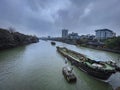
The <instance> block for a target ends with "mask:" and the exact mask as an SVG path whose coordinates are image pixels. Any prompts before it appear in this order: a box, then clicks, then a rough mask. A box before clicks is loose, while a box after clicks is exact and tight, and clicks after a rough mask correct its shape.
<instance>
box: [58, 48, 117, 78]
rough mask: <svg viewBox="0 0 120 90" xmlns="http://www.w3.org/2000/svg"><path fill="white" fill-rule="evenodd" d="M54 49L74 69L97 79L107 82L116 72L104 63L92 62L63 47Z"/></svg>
mask: <svg viewBox="0 0 120 90" xmlns="http://www.w3.org/2000/svg"><path fill="white" fill-rule="evenodd" d="M56 48H57V51H58V52H59V53H61V54H62V55H63V56H64V57H66V58H67V59H68V60H69V61H71V63H72V64H74V65H75V66H76V67H78V68H79V69H81V70H82V71H84V72H86V73H88V74H89V75H91V76H94V77H96V78H98V79H101V80H107V79H108V78H109V77H110V76H111V75H112V74H114V73H115V72H116V68H115V67H114V66H112V65H110V64H108V63H106V62H103V61H95V60H92V59H90V58H88V57H87V56H85V55H83V54H80V53H78V52H75V51H73V50H70V49H67V48H65V47H56Z"/></svg>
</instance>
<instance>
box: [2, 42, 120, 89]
mask: <svg viewBox="0 0 120 90" xmlns="http://www.w3.org/2000/svg"><path fill="white" fill-rule="evenodd" d="M56 45H57V46H65V47H67V48H69V49H72V50H75V51H77V52H80V53H82V54H85V55H87V56H88V57H90V58H93V59H96V60H103V61H104V60H114V61H116V62H117V64H120V61H118V57H120V54H115V53H111V52H105V51H99V50H94V49H89V48H84V47H77V46H74V45H68V44H65V43H60V42H56ZM67 65H69V66H71V64H70V63H68V64H67ZM63 66H66V64H65V59H64V58H63V57H62V56H61V55H60V54H59V53H58V52H57V51H56V47H55V46H52V45H51V43H50V41H40V42H39V43H35V44H30V45H27V46H21V47H17V48H13V49H9V50H4V51H0V90H113V89H115V88H117V87H120V84H119V82H120V73H116V74H113V75H112V76H111V77H110V78H109V79H108V80H107V81H106V82H103V81H100V80H96V79H95V78H93V77H91V76H89V75H87V74H86V73H84V72H82V71H80V70H79V69H77V68H76V67H74V66H73V70H74V73H75V75H76V76H77V82H76V83H71V84H69V83H67V81H66V80H65V79H64V76H63V75H62V67H63Z"/></svg>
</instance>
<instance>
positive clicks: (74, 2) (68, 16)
mask: <svg viewBox="0 0 120 90" xmlns="http://www.w3.org/2000/svg"><path fill="white" fill-rule="evenodd" d="M0 27H3V28H8V27H14V28H16V29H17V31H19V32H22V33H28V34H37V35H40V36H46V35H51V36H53V35H54V36H60V35H61V29H62V28H67V29H69V31H70V32H77V33H79V34H80V35H81V34H95V32H94V30H96V29H100V28H108V29H111V30H113V31H114V32H116V33H117V35H120V0H0Z"/></svg>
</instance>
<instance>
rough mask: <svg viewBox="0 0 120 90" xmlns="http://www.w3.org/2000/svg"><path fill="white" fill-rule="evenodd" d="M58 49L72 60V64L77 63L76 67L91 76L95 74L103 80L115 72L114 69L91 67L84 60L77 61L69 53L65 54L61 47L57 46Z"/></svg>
mask: <svg viewBox="0 0 120 90" xmlns="http://www.w3.org/2000/svg"><path fill="white" fill-rule="evenodd" d="M57 51H58V52H59V53H60V54H61V55H63V56H64V57H66V58H67V59H68V60H69V61H70V62H71V64H73V65H75V66H76V67H78V68H79V69H80V70H82V71H83V72H85V73H87V74H89V75H91V76H93V77H95V78H98V79H101V80H107V79H108V78H109V77H110V76H111V75H112V74H113V73H115V72H114V71H102V70H98V69H93V68H90V67H88V66H87V65H85V64H84V63H82V62H77V61H76V60H74V59H73V58H72V57H70V56H69V55H65V54H64V53H62V52H61V51H60V49H59V48H57Z"/></svg>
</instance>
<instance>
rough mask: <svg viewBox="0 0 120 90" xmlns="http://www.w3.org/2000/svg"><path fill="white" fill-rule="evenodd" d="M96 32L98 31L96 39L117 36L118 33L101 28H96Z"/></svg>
mask: <svg viewBox="0 0 120 90" xmlns="http://www.w3.org/2000/svg"><path fill="white" fill-rule="evenodd" d="M95 32H96V39H98V40H102V39H107V38H112V37H115V36H116V34H115V33H114V32H113V31H112V30H109V29H99V30H96V31H95Z"/></svg>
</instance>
